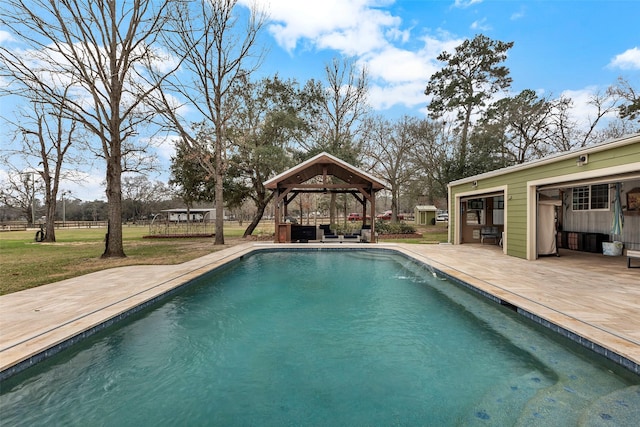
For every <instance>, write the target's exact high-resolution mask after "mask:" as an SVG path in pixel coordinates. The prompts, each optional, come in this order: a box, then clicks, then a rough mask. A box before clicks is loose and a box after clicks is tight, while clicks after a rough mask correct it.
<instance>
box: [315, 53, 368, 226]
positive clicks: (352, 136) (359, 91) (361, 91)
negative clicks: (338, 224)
mask: <svg viewBox="0 0 640 427" xmlns="http://www.w3.org/2000/svg"><path fill="white" fill-rule="evenodd" d="M325 76H326V79H327V87H326V89H325V94H324V95H325V96H324V97H323V99H322V100H321V113H320V120H319V124H318V125H317V127H316V131H317V134H316V135H315V140H314V141H313V143H314V145H313V146H312V147H308V148H309V156H313V155H315V154H318V153H319V152H322V151H326V152H328V153H329V154H332V155H334V156H336V157H338V158H340V159H342V160H344V161H346V162H349V163H352V164H356V165H357V163H358V158H359V156H360V151H361V148H362V147H361V143H360V142H358V137H359V136H360V133H361V130H362V128H361V126H360V125H361V123H362V121H363V120H364V119H365V117H366V115H367V114H368V112H369V104H368V99H367V97H368V91H369V77H368V72H367V70H366V68H359V67H358V66H357V64H356V63H355V61H354V60H353V59H350V58H345V59H343V60H339V59H337V58H334V59H333V60H332V61H331V63H329V64H327V65H326V66H325ZM336 216H337V215H336V194H335V193H331V201H330V205H329V220H330V223H331V224H334V223H335V218H336Z"/></svg>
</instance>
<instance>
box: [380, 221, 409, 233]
mask: <svg viewBox="0 0 640 427" xmlns="http://www.w3.org/2000/svg"><path fill="white" fill-rule="evenodd" d="M376 231H377V232H378V234H414V233H415V232H416V228H415V227H414V226H413V225H409V224H407V223H405V222H388V221H376Z"/></svg>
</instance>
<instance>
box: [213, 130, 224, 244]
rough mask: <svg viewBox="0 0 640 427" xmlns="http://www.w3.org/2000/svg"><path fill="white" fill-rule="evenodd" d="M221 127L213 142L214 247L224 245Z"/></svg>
mask: <svg viewBox="0 0 640 427" xmlns="http://www.w3.org/2000/svg"><path fill="white" fill-rule="evenodd" d="M222 132H223V131H222V125H221V124H219V123H218V124H217V125H216V142H215V163H216V171H215V177H216V178H215V179H216V182H215V185H214V192H215V198H216V237H215V243H214V244H216V245H224V194H223V192H224V162H223V160H222V144H223V142H222V138H223V133H222Z"/></svg>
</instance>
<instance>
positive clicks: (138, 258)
mask: <svg viewBox="0 0 640 427" xmlns="http://www.w3.org/2000/svg"><path fill="white" fill-rule="evenodd" d="M105 232H106V230H105V229H104V228H82V229H60V230H56V243H36V242H35V241H34V236H35V231H33V230H29V231H11V232H3V233H0V295H2V294H7V293H11V292H16V291H19V290H22V289H28V288H32V287H35V286H40V285H44V284H47V283H52V282H56V281H59V280H63V279H67V278H70V277H75V276H79V275H82V274H87V273H90V272H93V271H98V270H104V269H106V268H111V267H119V266H124V265H140V264H177V263H181V262H185V261H188V260H191V259H194V258H197V257H200V256H203V255H206V254H208V253H211V252H214V251H216V250H219V249H223V248H224V247H225V246H215V245H214V244H213V238H194V239H143V238H142V236H144V235H145V234H148V232H149V229H148V227H134V226H132V227H127V226H126V227H124V228H123V240H124V251H125V253H126V254H127V257H126V258H122V259H101V258H100V255H101V254H102V252H103V251H104V236H105ZM225 232H226V233H225V243H228V244H227V245H226V246H229V244H235V243H237V242H238V241H239V240H240V239H239V237H240V236H242V232H243V230H242V229H241V228H239V227H236V228H233V227H229V229H228V230H225ZM227 235H228V236H229V237H228V238H227V237H226V236H227ZM227 240H229V242H227Z"/></svg>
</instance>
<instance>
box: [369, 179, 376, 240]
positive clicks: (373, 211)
mask: <svg viewBox="0 0 640 427" xmlns="http://www.w3.org/2000/svg"><path fill="white" fill-rule="evenodd" d="M369 191H370V193H369V194H370V196H371V241H375V238H376V193H375V192H374V191H373V190H372V189H370V190H369Z"/></svg>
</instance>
